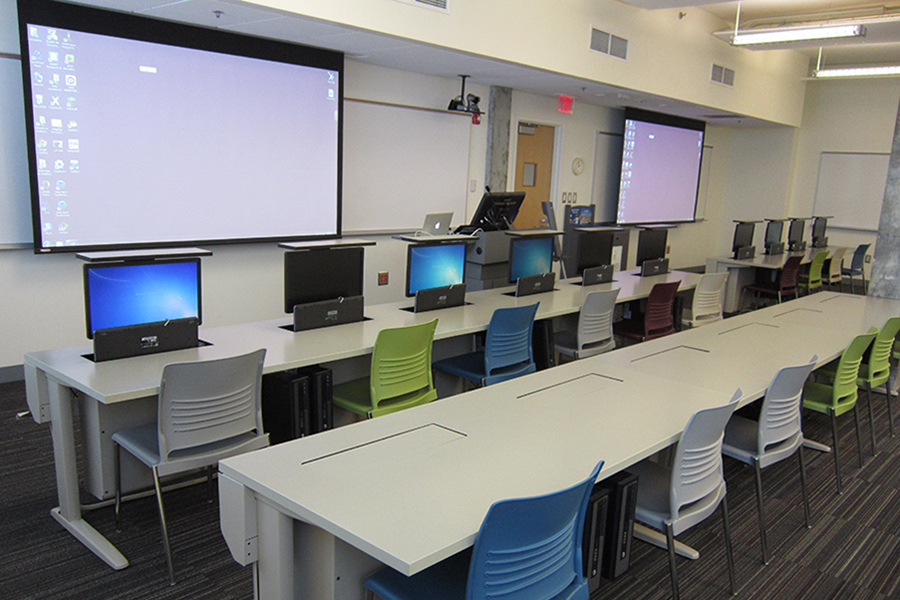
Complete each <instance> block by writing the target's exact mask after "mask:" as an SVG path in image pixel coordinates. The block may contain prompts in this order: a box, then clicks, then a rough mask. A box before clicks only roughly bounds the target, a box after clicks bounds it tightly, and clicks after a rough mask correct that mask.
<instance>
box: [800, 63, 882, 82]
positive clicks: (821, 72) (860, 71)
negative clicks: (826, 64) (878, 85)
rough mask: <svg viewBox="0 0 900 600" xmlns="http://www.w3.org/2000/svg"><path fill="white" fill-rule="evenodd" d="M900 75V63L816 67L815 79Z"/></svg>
mask: <svg viewBox="0 0 900 600" xmlns="http://www.w3.org/2000/svg"><path fill="white" fill-rule="evenodd" d="M892 75H894V76H896V75H900V65H882V66H878V67H842V68H833V69H816V71H815V72H814V73H813V76H814V77H815V78H816V79H823V78H827V77H889V76H892Z"/></svg>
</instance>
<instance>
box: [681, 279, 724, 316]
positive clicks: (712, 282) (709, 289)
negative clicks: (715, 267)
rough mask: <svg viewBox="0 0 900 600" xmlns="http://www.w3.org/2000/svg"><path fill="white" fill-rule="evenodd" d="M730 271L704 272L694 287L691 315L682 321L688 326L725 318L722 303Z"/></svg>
mask: <svg viewBox="0 0 900 600" xmlns="http://www.w3.org/2000/svg"><path fill="white" fill-rule="evenodd" d="M727 280H728V271H722V272H721V273H704V274H703V275H702V276H701V277H700V281H699V282H698V283H697V287H696V288H695V289H694V301H693V302H692V303H691V310H690V315H688V316H686V317H685V318H684V319H683V320H682V322H683V324H684V325H686V326H688V327H700V326H701V325H706V324H707V323H715V322H716V321H721V320H722V319H723V318H724V315H723V314H722V303H723V302H724V299H725V282H726V281H727Z"/></svg>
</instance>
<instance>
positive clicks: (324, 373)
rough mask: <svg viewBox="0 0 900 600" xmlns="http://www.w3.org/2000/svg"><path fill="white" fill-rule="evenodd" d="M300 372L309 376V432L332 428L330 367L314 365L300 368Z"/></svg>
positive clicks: (332, 408)
mask: <svg viewBox="0 0 900 600" xmlns="http://www.w3.org/2000/svg"><path fill="white" fill-rule="evenodd" d="M300 373H302V374H304V375H306V376H308V377H309V388H310V411H309V414H310V419H311V423H312V425H311V433H318V432H320V431H327V430H329V429H332V428H333V427H334V406H333V405H332V403H331V394H332V386H333V380H332V375H331V369H328V368H325V367H321V366H319V365H315V366H312V367H305V368H303V369H300Z"/></svg>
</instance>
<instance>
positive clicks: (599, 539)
mask: <svg viewBox="0 0 900 600" xmlns="http://www.w3.org/2000/svg"><path fill="white" fill-rule="evenodd" d="M608 508H609V489H607V488H606V487H604V486H603V484H602V483H598V484H596V485H594V489H593V491H591V497H590V498H589V499H588V505H587V512H586V514H585V516H584V536H583V537H582V543H581V547H582V549H581V558H582V562H583V563H584V576H585V577H586V578H587V580H588V592H589V593H591V594H593V593H594V592H595V591H596V590H597V589H599V588H600V573H601V565H602V564H603V550H604V546H605V545H606V523H607V513H608Z"/></svg>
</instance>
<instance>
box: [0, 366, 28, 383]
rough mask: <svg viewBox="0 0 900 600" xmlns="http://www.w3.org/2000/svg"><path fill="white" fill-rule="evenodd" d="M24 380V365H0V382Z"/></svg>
mask: <svg viewBox="0 0 900 600" xmlns="http://www.w3.org/2000/svg"><path fill="white" fill-rule="evenodd" d="M24 380H25V365H13V366H11V367H0V383H11V382H13V381H24Z"/></svg>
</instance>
